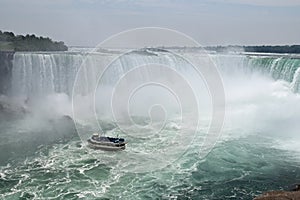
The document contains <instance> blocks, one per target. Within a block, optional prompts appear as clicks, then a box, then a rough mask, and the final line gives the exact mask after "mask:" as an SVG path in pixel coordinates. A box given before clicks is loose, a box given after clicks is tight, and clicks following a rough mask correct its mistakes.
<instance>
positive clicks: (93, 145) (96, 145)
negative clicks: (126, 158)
mask: <svg viewBox="0 0 300 200" xmlns="http://www.w3.org/2000/svg"><path fill="white" fill-rule="evenodd" d="M125 144H126V143H121V144H114V145H112V144H105V143H100V142H94V141H92V140H90V139H89V140H88V146H89V147H90V148H92V149H100V150H104V151H120V150H124V149H125Z"/></svg>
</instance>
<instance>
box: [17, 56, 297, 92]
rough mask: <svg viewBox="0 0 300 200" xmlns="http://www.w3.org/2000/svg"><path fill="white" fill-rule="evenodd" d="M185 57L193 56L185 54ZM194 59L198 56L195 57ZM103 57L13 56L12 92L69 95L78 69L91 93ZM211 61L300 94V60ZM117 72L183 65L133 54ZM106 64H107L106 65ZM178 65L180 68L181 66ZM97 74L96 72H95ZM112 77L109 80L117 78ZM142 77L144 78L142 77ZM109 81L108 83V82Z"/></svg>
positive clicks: (229, 58) (245, 58)
mask: <svg viewBox="0 0 300 200" xmlns="http://www.w3.org/2000/svg"><path fill="white" fill-rule="evenodd" d="M187 56H193V55H188V54H187ZM195 56H197V55H195ZM105 57H111V55H109V54H106V55H99V54H89V55H86V54H81V53H51V54H50V53H49V54H42V53H16V54H15V55H14V59H13V68H12V92H13V94H14V95H27V96H31V95H36V94H51V93H66V94H67V95H69V96H71V94H72V89H73V86H74V85H73V84H74V81H75V78H76V73H77V72H78V70H79V68H80V66H83V68H84V75H83V76H82V78H84V79H85V80H84V81H83V82H84V83H85V84H84V85H85V87H83V88H82V91H81V93H82V94H87V93H89V92H92V88H86V87H88V86H89V85H95V83H96V81H97V80H96V78H97V75H99V74H98V73H99V69H98V68H97V67H98V65H97V62H98V63H100V64H101V62H103V60H105ZM211 58H212V59H213V61H215V63H216V65H217V66H218V68H219V69H220V70H221V71H224V70H228V72H230V73H234V70H238V71H240V70H241V69H242V70H244V71H248V72H249V71H257V72H263V73H265V74H267V75H270V76H271V77H272V78H274V79H275V80H285V81H287V82H289V83H291V89H292V90H293V91H294V92H299V87H300V85H299V82H300V80H299V78H300V76H299V75H298V74H299V70H298V69H299V68H300V58H288V57H270V56H267V57H265V56H241V55H211ZM120 62H121V63H119V65H120V66H121V67H119V71H115V72H112V73H113V74H114V75H117V74H123V73H124V71H126V70H128V67H130V66H132V65H137V64H139V63H140V64H147V63H161V64H165V65H171V66H172V65H173V66H174V67H177V68H178V69H181V70H184V68H185V67H184V64H185V63H184V62H183V61H178V58H176V57H174V56H173V55H171V54H169V55H168V54H167V53H164V54H160V55H159V54H158V55H156V54H155V55H151V54H136V56H134V57H133V56H132V55H131V56H127V57H124V58H122V59H121V60H120ZM180 63H181V64H180ZM107 64H109V63H107ZM180 65H181V66H180ZM97 72H98V73H97ZM114 75H111V76H112V77H111V79H113V78H116V77H114ZM141 78H143V77H141ZM109 81H112V80H107V82H109Z"/></svg>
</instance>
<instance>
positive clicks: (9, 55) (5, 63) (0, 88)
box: [0, 51, 14, 94]
mask: <svg viewBox="0 0 300 200" xmlns="http://www.w3.org/2000/svg"><path fill="white" fill-rule="evenodd" d="M13 57H14V52H10V51H0V94H7V93H8V92H9V89H10V87H11V72H12V65H13V63H12V62H13Z"/></svg>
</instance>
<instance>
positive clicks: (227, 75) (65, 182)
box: [0, 53, 300, 199]
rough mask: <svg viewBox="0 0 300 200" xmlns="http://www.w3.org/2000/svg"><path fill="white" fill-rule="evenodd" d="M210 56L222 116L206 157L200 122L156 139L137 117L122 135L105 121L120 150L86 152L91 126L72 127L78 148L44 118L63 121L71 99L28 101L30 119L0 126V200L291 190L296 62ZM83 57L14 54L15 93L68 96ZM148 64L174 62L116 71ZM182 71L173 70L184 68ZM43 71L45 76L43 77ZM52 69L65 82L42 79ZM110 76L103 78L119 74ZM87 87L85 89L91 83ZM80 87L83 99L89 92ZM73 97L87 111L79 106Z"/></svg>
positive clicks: (297, 165)
mask: <svg viewBox="0 0 300 200" xmlns="http://www.w3.org/2000/svg"><path fill="white" fill-rule="evenodd" d="M98 56H99V55H98ZM190 56H195V55H194V54H191V55H190ZM212 58H213V59H214V61H216V63H217V66H218V67H219V70H220V71H221V74H222V79H223V81H224V88H225V91H226V119H225V122H224V129H223V131H222V136H221V138H220V139H219V140H218V141H217V143H216V146H215V147H214V148H213V149H212V150H211V152H210V153H209V154H208V155H207V156H206V157H204V158H203V157H201V156H200V154H201V145H202V142H203V136H204V135H205V134H204V133H205V130H206V129H207V127H208V125H207V123H201V126H200V129H199V130H198V132H196V134H195V136H194V135H193V134H192V132H189V129H185V128H182V124H176V122H173V123H170V124H168V123H167V126H165V127H164V128H163V130H162V132H159V134H158V133H157V132H156V131H155V129H151V128H148V127H147V123H148V122H149V120H148V121H147V120H146V121H145V119H144V118H135V119H133V120H134V121H135V122H136V123H137V124H139V125H141V126H146V128H144V129H139V130H136V129H135V128H134V127H133V128H130V127H129V129H127V130H128V132H127V133H126V132H122V131H120V130H117V129H116V126H115V124H114V123H113V122H111V121H108V123H107V124H102V128H103V127H104V128H107V130H104V131H107V133H108V134H114V133H115V132H118V133H120V134H121V135H120V136H122V137H125V138H126V139H127V141H128V145H127V148H126V150H124V151H121V152H104V151H95V150H92V149H89V148H87V147H86V142H85V139H86V138H85V137H88V136H89V135H90V134H91V133H92V132H94V131H98V128H97V127H96V126H94V127H87V126H82V127H81V126H80V127H78V126H77V128H79V129H80V133H81V134H79V136H80V137H81V139H83V142H82V140H80V138H79V137H78V135H76V136H75V137H74V132H73V135H72V137H71V138H72V139H70V135H69V134H67V131H68V130H69V129H70V127H68V126H67V127H65V126H64V125H65V122H64V121H61V120H60V119H59V120H57V119H56V118H55V119H56V120H53V119H48V117H49V116H44V115H45V113H46V114H49V113H51V114H52V112H53V113H55V116H56V115H58V116H59V115H60V114H66V113H67V114H69V115H70V110H71V108H70V107H71V106H70V105H71V104H70V102H68V101H69V99H68V98H69V97H68V96H67V95H61V94H60V95H58V94H55V95H54V97H53V96H52V97H51V98H48V96H47V95H45V96H47V98H45V99H42V102H43V104H41V105H39V104H38V103H40V102H38V101H37V102H34V103H32V104H33V105H34V106H32V107H33V108H34V109H35V110H34V109H33V110H32V113H31V114H29V115H33V116H29V117H28V116H27V114H24V116H25V117H24V116H23V117H24V118H25V119H23V118H22V119H17V120H16V121H14V120H11V121H10V120H8V119H7V120H3V121H1V122H0V127H1V134H0V136H1V137H0V139H1V141H0V147H1V152H0V156H1V157H0V158H1V159H2V160H1V162H0V199H253V198H254V197H255V196H257V195H259V194H261V193H263V192H264V191H268V190H279V189H289V188H290V187H291V186H292V185H293V184H295V183H299V181H300V153H299V150H298V147H299V145H298V144H299V142H298V141H299V136H298V135H299V134H298V130H299V128H300V127H299V122H298V119H299V117H300V108H298V106H297V105H298V104H299V102H300V99H299V98H300V96H299V94H298V91H299V85H300V81H299V80H300V70H299V69H300V68H299V64H300V63H299V59H298V58H297V59H295V58H286V57H268V56H265V57H261V56H250V57H249V56H241V55H235V56H234V55H213V56H212ZM81 59H82V55H81V54H78V55H77V54H76V53H74V54H70V55H69V54H66V55H60V54H55V53H54V54H45V55H43V54H34V53H19V54H17V55H16V59H15V65H17V66H18V67H19V68H16V69H15V70H14V71H13V73H14V78H15V80H16V82H15V83H14V87H15V89H16V91H15V92H16V93H19V92H22V93H24V94H26V95H29V96H30V95H33V94H39V95H41V94H42V93H43V92H49V93H53V92H54V93H55V92H63V93H66V94H69V93H70V92H71V89H72V82H73V79H74V74H76V69H77V68H78V67H79V66H80V60H81ZM89 59H90V62H91V63H97V62H102V61H103V58H102V57H101V58H98V59H96V58H94V57H91V58H89ZM172 59H173V60H172ZM153 60H154V61H157V60H158V61H159V60H161V61H162V63H165V64H166V63H167V64H168V63H169V62H171V63H173V62H174V63H176V59H174V58H172V57H170V55H167V54H166V55H165V54H162V55H158V56H153V55H139V56H136V57H133V58H132V57H128V58H127V60H124V62H123V63H121V64H122V65H127V64H128V63H129V64H130V63H143V62H146V61H147V62H150V61H151V62H152V61H153ZM43 61H47V62H43ZM125 61H126V62H125ZM177 62H179V61H178V60H177ZM26 63H27V64H26ZM28 63H29V64H28ZM30 63H31V65H32V63H36V64H34V66H35V67H32V69H30V68H28V65H30ZM45 63H47V66H46V64H45ZM129 64H128V65H129ZM184 64H185V63H181V65H179V66H180V67H181V68H182V69H184V66H185V65H184ZM31 65H30V66H31ZM32 66H33V65H32ZM66 66H67V68H66ZM72 67H73V68H72ZM126 67H128V66H126ZM49 68H50V69H51V70H46V69H49ZM43 70H44V71H43ZM68 70H69V72H70V73H68V72H67V71H68ZM41 71H42V74H44V75H45V76H42V77H40V74H39V73H40V72H41ZM59 72H64V73H63V74H64V76H61V77H60V78H57V80H56V79H49V77H57V76H58V74H59ZM85 73H86V75H89V74H93V73H94V71H88V70H87V71H86V72H85ZM114 73H116V74H117V73H119V72H114ZM186 73H188V70H187V72H186ZM112 74H113V73H112ZM149 74H151V73H149ZM149 74H148V75H149ZM188 74H190V73H188ZM67 75H68V76H67ZM113 75H114V74H113ZM113 75H112V77H108V78H111V79H114V78H115V77H117V76H113ZM146 75H147V74H146ZM146 75H145V76H146ZM87 77H88V76H87ZM174 77H175V76H174ZM174 77H173V78H174ZM190 77H193V76H190ZM140 78H141V79H143V76H141V77H140ZM84 80H85V82H86V83H87V85H88V86H89V85H90V84H91V83H93V82H95V80H94V79H84ZM109 80H110V79H109ZM175 80H176V79H175ZM33 86H38V87H33ZM80 89H81V90H82V91H81V90H80V91H81V92H82V93H83V94H84V93H87V92H89V90H90V88H89V87H87V88H84V87H83V88H80ZM17 90H20V91H17ZM154 94H156V96H158V95H157V94H161V93H159V92H157V93H154ZM201 94H202V93H201ZM100 95H102V94H100ZM144 95H145V94H143V95H141V96H142V97H144ZM41 96H43V95H41ZM154 96H155V95H154ZM150 97H153V96H150ZM150 97H148V96H147V99H148V98H149V99H150ZM144 99H146V98H144ZM144 99H143V98H142V100H144ZM80 100H81V101H83V104H84V105H85V103H86V99H84V98H83V99H80ZM201 100H202V99H201ZM35 103H37V104H38V105H36V104H35ZM45 105H46V106H45ZM28 106H30V105H28ZM134 106H136V107H138V106H140V104H134ZM142 106H143V105H142ZM87 107H88V106H87ZM87 107H84V106H83V109H82V110H85V108H87ZM79 110H80V109H79ZM82 110H80V111H82ZM82 113H83V114H85V113H84V112H82ZM80 114H81V113H80ZM83 114H82V115H83ZM201 114H202V113H201ZM42 116H43V117H44V118H41V117H42ZM187 116H188V115H187ZM52 117H53V116H52ZM205 117H206V116H204V119H205ZM6 118H7V116H4V118H3V119H6ZM1 119H2V118H1ZM100 119H101V120H103V118H102V116H101V115H100ZM59 122H60V123H59ZM188 122H189V120H186V123H188ZM58 125H59V126H58ZM77 125H78V124H77ZM187 126H188V125H187ZM181 128H182V130H184V131H186V132H183V133H182V134H183V135H187V134H188V136H189V137H187V138H188V139H189V140H191V141H189V143H186V141H184V140H182V141H181V140H178V141H176V137H175V136H176V135H177V134H178V131H179V130H181ZM79 129H78V130H79ZM140 130H143V131H142V132H141V131H140ZM82 133H84V134H86V135H83V134H82ZM16 138H17V139H16ZM57 138H58V139H57ZM61 138H63V139H61ZM174 138H175V139H174ZM184 138H185V137H181V138H180V137H179V139H184ZM15 139H16V140H15ZM10 144H11V145H10ZM8 145H10V146H9V148H7V147H8ZM14 147H16V148H15V149H14ZM23 147H26V148H23ZM204 147H205V146H204ZM6 151H7V152H6ZM7 155H9V156H7Z"/></svg>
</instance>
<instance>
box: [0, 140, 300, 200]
mask: <svg viewBox="0 0 300 200" xmlns="http://www.w3.org/2000/svg"><path fill="white" fill-rule="evenodd" d="M131 146H134V144H132V145H128V147H127V149H126V150H125V151H123V152H118V153H116V152H102V151H97V152H95V151H94V150H91V149H88V148H85V147H84V146H82V145H81V142H80V141H77V140H73V141H70V142H68V143H66V144H57V145H54V146H43V147H40V149H39V150H38V151H37V152H36V153H35V155H33V156H32V157H29V158H27V159H26V160H24V161H19V162H13V163H11V164H9V165H7V166H4V167H1V170H0V172H1V179H0V186H1V187H0V194H1V196H0V197H1V198H4V199H176V198H177V199H252V198H253V197H255V196H256V195H258V194H260V193H261V192H263V191H266V190H271V189H272V190H273V189H282V188H285V189H286V188H287V187H288V186H289V185H292V184H294V183H295V181H297V180H299V179H300V167H299V162H298V161H297V158H296V157H295V156H296V154H294V153H293V152H289V151H284V150H278V149H276V148H274V147H272V146H276V143H273V142H272V141H271V140H270V138H262V137H257V136H247V137H244V138H239V139H230V140H224V141H223V142H220V143H219V144H218V145H217V146H216V148H215V149H213V151H212V152H211V153H210V154H209V155H208V156H207V157H206V158H204V159H199V158H198V154H197V153H195V151H194V150H193V149H195V148H191V149H190V150H189V151H188V152H186V154H185V156H184V157H181V158H180V159H179V160H177V161H176V162H174V163H173V164H172V165H170V166H167V167H165V168H163V169H159V170H155V171H151V172H150V171H149V172H141V173H135V172H133V171H132V170H128V168H127V166H124V165H123V164H122V163H120V156H121V157H126V156H127V154H128V152H129V151H131ZM129 163H130V161H129Z"/></svg>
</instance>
